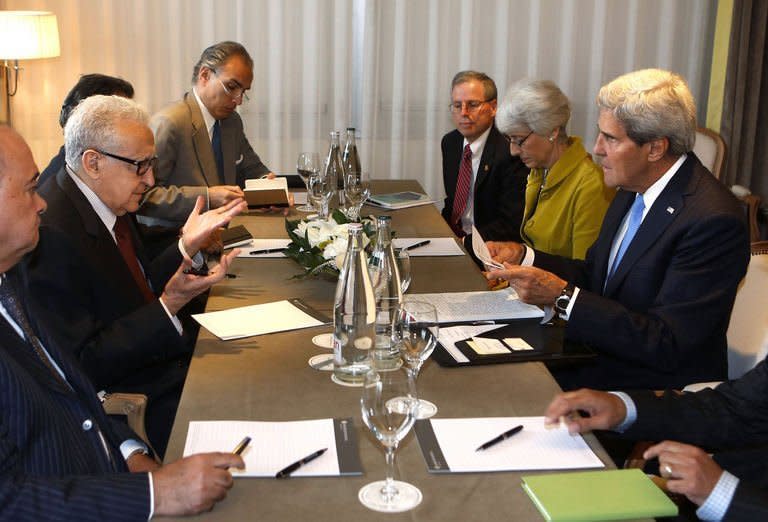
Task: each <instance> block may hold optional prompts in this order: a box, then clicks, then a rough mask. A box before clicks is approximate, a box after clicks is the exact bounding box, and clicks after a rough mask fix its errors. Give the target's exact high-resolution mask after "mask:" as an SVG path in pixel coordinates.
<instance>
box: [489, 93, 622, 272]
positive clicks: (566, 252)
mask: <svg viewBox="0 0 768 522" xmlns="http://www.w3.org/2000/svg"><path fill="white" fill-rule="evenodd" d="M570 116H571V108H570V103H569V101H568V98H567V97H566V96H565V95H564V94H563V93H562V91H561V90H560V89H559V88H558V87H557V86H556V85H555V84H554V83H552V82H550V81H546V80H529V79H525V80H520V81H518V82H516V83H515V84H514V85H512V87H510V88H509V90H508V91H507V94H506V96H505V97H504V100H503V101H502V103H501V105H500V107H499V109H498V111H497V113H496V125H497V127H498V128H499V130H500V131H501V132H502V133H503V134H506V135H507V136H508V137H509V139H510V152H511V153H512V154H513V155H519V156H520V159H521V160H522V161H523V163H525V165H526V166H527V167H529V168H530V169H531V172H530V174H529V175H528V184H527V186H526V190H525V212H524V214H523V221H522V225H521V230H520V232H521V236H522V238H523V241H525V243H526V244H527V245H528V246H530V247H532V248H535V249H536V250H540V251H542V252H547V253H549V254H556V255H560V256H565V257H570V258H575V259H584V256H585V255H586V252H587V249H588V248H589V247H590V246H591V245H592V243H593V242H594V241H595V239H596V238H597V234H598V232H599V231H600V226H601V225H602V222H603V216H604V215H605V211H606V210H607V209H608V205H609V204H610V202H611V200H612V199H613V196H614V193H615V191H614V190H612V189H609V188H607V187H606V186H605V184H604V183H603V171H602V169H601V168H600V167H599V166H598V165H596V164H595V163H594V162H593V161H592V158H591V157H590V155H589V154H588V153H587V151H586V150H585V149H584V146H583V145H582V142H581V139H580V138H578V137H576V136H568V135H567V134H566V131H565V127H566V125H567V124H568V120H569V119H570Z"/></svg>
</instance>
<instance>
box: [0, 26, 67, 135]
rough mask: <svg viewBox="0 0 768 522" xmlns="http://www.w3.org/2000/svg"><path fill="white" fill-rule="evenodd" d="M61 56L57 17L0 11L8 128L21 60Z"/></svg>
mask: <svg viewBox="0 0 768 522" xmlns="http://www.w3.org/2000/svg"><path fill="white" fill-rule="evenodd" d="M59 54H60V51H59V28H58V25H57V23H56V15H55V14H53V13H49V12H44V11H0V60H2V61H3V63H2V65H0V69H2V70H3V75H4V77H5V105H6V116H7V117H6V122H7V123H8V124H9V125H10V123H11V96H14V95H15V94H16V91H17V90H18V86H19V69H20V67H19V60H33V59H37V58H52V57H54V56H59ZM11 62H13V63H11ZM12 74H13V82H11V75H12ZM11 85H13V88H11Z"/></svg>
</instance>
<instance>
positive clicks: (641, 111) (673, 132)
mask: <svg viewBox="0 0 768 522" xmlns="http://www.w3.org/2000/svg"><path fill="white" fill-rule="evenodd" d="M597 105H598V107H600V109H601V110H608V111H610V112H611V113H612V114H613V116H614V117H615V118H616V119H617V120H618V121H619V123H621V124H622V125H623V126H624V130H625V131H626V133H627V136H629V138H630V139H631V140H632V141H634V142H635V143H637V144H638V145H643V144H645V143H648V142H649V141H652V140H655V139H659V138H667V139H668V140H669V152H670V153H671V154H673V155H676V156H679V155H681V154H685V153H686V152H690V151H691V150H693V144H694V142H695V141H696V104H695V103H694V101H693V95H692V94H691V91H690V90H689V89H688V85H687V84H686V83H685V80H683V78H682V77H681V76H679V75H677V74H675V73H672V72H670V71H664V70H662V69H643V70H640V71H635V72H631V73H628V74H625V75H623V76H619V77H618V78H616V79H615V80H613V81H612V82H610V83H608V84H606V85H604V86H603V87H601V88H600V92H599V93H598V95H597Z"/></svg>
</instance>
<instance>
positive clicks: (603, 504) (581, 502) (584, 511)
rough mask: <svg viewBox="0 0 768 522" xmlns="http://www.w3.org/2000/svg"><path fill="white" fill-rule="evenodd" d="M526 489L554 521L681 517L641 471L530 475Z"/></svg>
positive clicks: (621, 470)
mask: <svg viewBox="0 0 768 522" xmlns="http://www.w3.org/2000/svg"><path fill="white" fill-rule="evenodd" d="M523 489H524V490H525V492H526V493H528V496H529V497H531V500H533V503H534V504H536V507H537V508H539V511H540V512H541V514H542V515H544V518H545V519H547V520H553V521H566V520H569V521H593V520H625V519H631V518H644V517H668V516H674V515H677V506H676V505H675V503H674V502H672V501H671V500H670V499H669V497H667V495H666V494H665V493H664V492H663V491H661V490H660V489H659V488H658V487H657V486H656V484H654V483H653V482H652V481H651V479H650V478H648V477H647V476H646V475H645V473H643V472H642V471H641V470H639V469H618V470H609V471H584V472H576V473H555V474H551V475H529V476H525V477H523Z"/></svg>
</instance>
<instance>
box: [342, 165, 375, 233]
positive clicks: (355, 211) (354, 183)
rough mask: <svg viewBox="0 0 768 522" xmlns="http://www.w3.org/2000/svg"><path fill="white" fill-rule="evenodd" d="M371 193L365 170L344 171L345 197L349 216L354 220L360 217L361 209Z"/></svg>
mask: <svg viewBox="0 0 768 522" xmlns="http://www.w3.org/2000/svg"><path fill="white" fill-rule="evenodd" d="M370 195H371V185H370V183H369V182H368V174H367V173H365V172H357V171H349V172H346V171H345V173H344V198H345V199H346V201H347V204H348V206H347V212H346V214H347V217H348V218H349V219H351V220H352V221H358V220H359V219H360V209H361V208H362V207H363V204H364V203H365V201H366V200H367V199H368V196H370Z"/></svg>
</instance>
